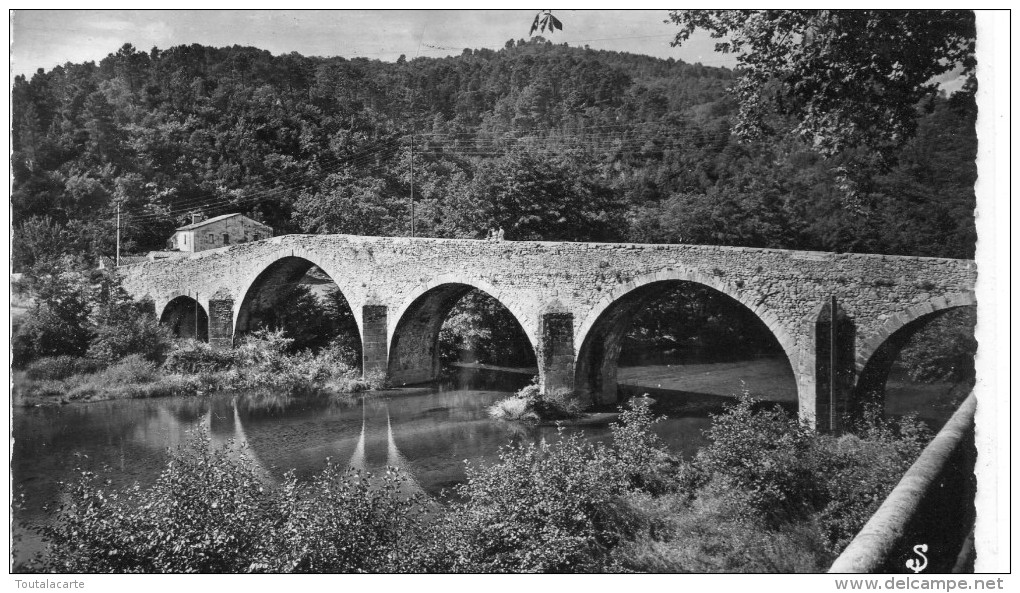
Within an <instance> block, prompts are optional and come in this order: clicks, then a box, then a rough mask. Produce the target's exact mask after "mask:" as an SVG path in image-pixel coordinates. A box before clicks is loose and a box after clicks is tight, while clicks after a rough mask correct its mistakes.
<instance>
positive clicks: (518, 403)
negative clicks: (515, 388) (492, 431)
mask: <svg viewBox="0 0 1020 593" xmlns="http://www.w3.org/2000/svg"><path fill="white" fill-rule="evenodd" d="M489 416H490V417H492V418H495V419H496V420H526V421H534V422H537V421H538V414H536V413H535V411H534V409H533V408H532V406H531V404H530V403H528V400H527V399H525V398H522V397H518V396H516V395H513V396H510V397H506V398H503V399H501V400H499V401H497V402H496V403H494V404H492V405H491V406H489Z"/></svg>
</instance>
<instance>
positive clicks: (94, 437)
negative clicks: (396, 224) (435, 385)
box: [11, 381, 710, 559]
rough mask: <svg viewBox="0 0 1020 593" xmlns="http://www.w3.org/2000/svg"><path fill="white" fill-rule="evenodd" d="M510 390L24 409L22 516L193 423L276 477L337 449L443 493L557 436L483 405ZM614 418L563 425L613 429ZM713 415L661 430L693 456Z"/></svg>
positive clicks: (126, 476)
mask: <svg viewBox="0 0 1020 593" xmlns="http://www.w3.org/2000/svg"><path fill="white" fill-rule="evenodd" d="M525 382H526V381H525ZM510 393H511V391H507V390H496V389H491V390H486V389H452V390H436V389H401V390H392V391H388V392H385V393H384V394H380V395H374V396H371V397H369V398H366V399H364V400H362V401H343V402H340V401H337V400H333V401H330V400H328V399H324V398H290V399H286V398H269V399H268V400H267V401H265V402H263V403H262V404H251V403H247V402H246V400H245V399H244V398H237V397H232V396H229V395H216V396H211V397H192V398H168V399H154V400H125V401H110V402H96V403H89V404H75V405H69V406H61V407H44V408H28V409H25V408H19V409H15V410H14V418H13V424H14V426H13V428H14V448H13V459H12V464H11V470H12V479H13V486H14V494H15V496H17V495H18V494H24V498H25V507H24V508H23V509H21V510H19V511H17V512H16V515H15V518H16V519H20V520H22V521H30V522H40V521H45V520H46V519H47V513H46V511H45V509H44V508H43V507H44V506H45V505H47V504H52V503H53V502H55V501H57V500H58V498H59V496H60V482H61V481H71V480H74V479H75V471H74V470H75V468H76V467H83V466H85V467H89V468H91V469H94V470H95V469H101V468H105V472H104V474H105V475H106V476H107V477H108V478H110V479H111V480H112V481H113V484H114V485H117V486H126V485H130V484H132V483H134V482H139V483H141V484H143V485H145V484H149V483H151V482H152V481H154V480H155V478H156V476H157V475H158V474H159V472H160V471H161V470H162V469H163V467H164V463H165V461H166V459H167V449H168V447H174V446H176V445H179V444H181V443H182V442H183V441H184V440H186V439H187V438H188V436H189V434H190V433H191V432H193V431H196V430H206V431H208V433H209V435H210V439H211V443H212V445H213V446H225V445H226V444H227V443H228V441H231V440H233V441H234V442H236V443H240V444H243V445H246V446H247V450H248V453H249V455H250V456H251V457H252V458H253V460H254V461H255V462H256V464H257V465H258V466H259V467H261V468H262V469H264V470H265V472H266V473H267V474H268V475H269V476H270V477H271V478H272V479H274V480H279V479H280V478H281V477H282V476H283V474H284V473H285V472H287V471H289V470H291V469H293V470H295V471H296V473H297V475H298V476H299V477H301V476H309V475H311V474H313V473H315V472H317V471H319V470H321V469H322V468H323V466H324V465H325V463H326V460H327V459H333V460H336V461H338V462H341V463H345V464H350V465H354V466H357V467H362V468H365V469H368V470H378V469H380V468H383V467H385V466H387V465H395V466H398V467H401V468H403V469H404V470H406V471H407V472H409V473H410V474H411V475H412V477H413V479H414V480H415V482H417V484H418V485H419V486H421V487H422V488H423V489H425V490H426V491H428V492H430V493H438V492H439V491H440V490H442V489H444V488H449V487H450V486H452V485H455V484H457V483H460V482H462V481H464V479H465V467H464V466H465V461H468V460H470V461H471V462H472V463H477V462H492V461H495V460H496V459H497V457H498V453H499V449H500V447H502V446H505V445H507V444H508V443H511V442H527V441H531V442H537V441H539V440H540V439H543V438H545V439H548V440H552V439H556V438H557V435H556V431H557V429H556V427H554V426H527V425H521V424H518V423H512V422H502V421H496V420H492V419H490V418H489V417H488V415H487V413H486V408H487V407H488V406H489V405H491V404H492V403H493V402H495V401H496V400H498V399H501V398H503V397H506V396H507V395H509V394H510ZM610 420H611V419H606V420H605V421H602V422H600V423H596V424H587V425H584V426H570V427H567V428H566V429H565V430H566V431H567V432H580V433H582V434H583V435H584V437H585V438H587V439H591V440H603V439H608V438H609V436H610V432H609V427H608V424H609V422H610ZM709 423H710V420H709V419H708V418H707V417H687V418H670V419H667V420H665V421H663V422H661V423H660V424H659V425H658V426H657V428H656V431H657V432H658V433H659V434H660V436H662V438H663V439H664V440H665V442H666V443H667V444H668V445H669V446H670V447H671V448H672V449H673V450H675V451H678V452H680V453H681V454H683V455H685V456H690V455H693V454H694V452H696V450H697V448H698V447H699V446H700V445H701V444H702V443H703V442H704V437H703V436H702V434H701V431H702V430H704V429H705V428H707V427H708V426H709ZM16 532H17V533H20V534H21V535H22V538H23V539H22V540H21V542H20V543H19V544H17V548H18V551H19V554H18V556H19V558H22V559H23V558H25V557H26V554H29V553H31V552H32V551H34V550H37V549H38V548H39V547H40V543H39V542H38V541H37V540H36V539H35V538H34V536H32V535H31V534H27V533H25V532H24V531H23V530H20V529H17V530H16Z"/></svg>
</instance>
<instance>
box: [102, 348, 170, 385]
mask: <svg viewBox="0 0 1020 593" xmlns="http://www.w3.org/2000/svg"><path fill="white" fill-rule="evenodd" d="M158 378H159V375H158V374H157V372H156V365H155V363H153V362H152V361H149V360H146V359H145V357H143V356H142V355H140V354H131V355H128V356H125V357H124V358H123V359H121V361H120V362H118V363H117V364H114V365H111V366H110V367H108V368H107V369H105V370H103V371H102V372H101V373H100V374H99V376H98V377H97V382H98V383H100V384H101V385H132V384H135V383H152V382H153V381H155V380H156V379H158Z"/></svg>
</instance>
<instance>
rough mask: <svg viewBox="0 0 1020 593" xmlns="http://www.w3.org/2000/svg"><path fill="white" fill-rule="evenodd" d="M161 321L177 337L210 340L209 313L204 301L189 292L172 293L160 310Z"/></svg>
mask: <svg viewBox="0 0 1020 593" xmlns="http://www.w3.org/2000/svg"><path fill="white" fill-rule="evenodd" d="M159 322H160V323H161V324H163V325H166V326H168V327H169V328H170V331H172V332H173V334H174V335H175V336H177V337H180V338H195V339H198V340H201V341H203V342H208V341H209V314H208V312H207V311H206V309H205V307H203V306H202V303H200V302H199V301H197V300H196V299H195V298H194V297H193V296H191V295H190V294H188V293H180V292H176V293H172V294H171V295H170V300H168V301H167V303H166V305H164V306H163V310H162V311H160V314H159Z"/></svg>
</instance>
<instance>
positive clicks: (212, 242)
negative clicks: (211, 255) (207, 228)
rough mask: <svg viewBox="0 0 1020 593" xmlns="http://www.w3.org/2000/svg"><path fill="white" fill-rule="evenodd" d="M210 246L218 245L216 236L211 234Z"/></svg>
mask: <svg viewBox="0 0 1020 593" xmlns="http://www.w3.org/2000/svg"><path fill="white" fill-rule="evenodd" d="M209 244H210V245H215V244H216V235H213V234H212V233H209Z"/></svg>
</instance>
